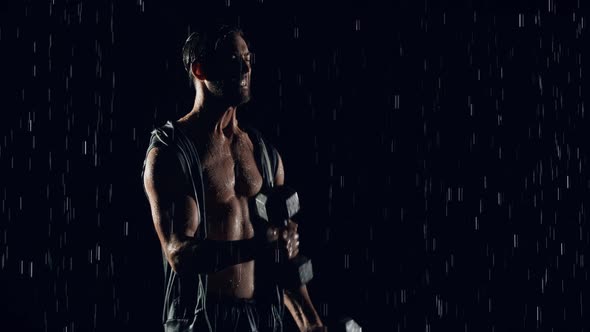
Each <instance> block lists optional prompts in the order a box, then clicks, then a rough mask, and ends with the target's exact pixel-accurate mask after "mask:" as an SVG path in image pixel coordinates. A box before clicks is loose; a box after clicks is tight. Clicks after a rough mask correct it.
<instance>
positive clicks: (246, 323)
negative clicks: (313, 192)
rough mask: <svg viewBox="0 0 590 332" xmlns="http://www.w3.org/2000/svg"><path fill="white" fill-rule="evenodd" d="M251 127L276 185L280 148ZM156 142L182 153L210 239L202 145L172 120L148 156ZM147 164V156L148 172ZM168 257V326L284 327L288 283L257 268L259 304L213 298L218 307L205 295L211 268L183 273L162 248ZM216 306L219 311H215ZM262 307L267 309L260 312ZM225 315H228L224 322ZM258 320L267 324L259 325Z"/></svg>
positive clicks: (275, 331)
mask: <svg viewBox="0 0 590 332" xmlns="http://www.w3.org/2000/svg"><path fill="white" fill-rule="evenodd" d="M246 131H247V132H248V135H249V136H250V138H251V140H252V142H253V143H254V155H255V158H256V161H257V165H258V168H259V170H260V172H261V174H262V176H263V178H264V186H263V189H264V188H270V187H272V186H274V181H273V180H274V174H276V171H277V168H278V154H277V152H276V150H275V149H274V148H273V147H272V146H270V145H269V144H268V143H265V141H264V139H263V138H262V136H261V135H260V133H259V132H258V131H256V130H255V129H253V128H250V127H248V128H246ZM155 147H159V148H163V149H171V150H172V151H174V152H175V154H176V155H177V157H178V159H179V161H180V164H181V166H182V171H183V173H184V174H185V176H186V179H187V181H188V182H189V183H191V184H192V190H193V195H194V197H195V199H196V200H197V202H198V204H199V212H200V213H199V217H200V221H201V226H200V227H199V228H198V230H197V234H196V235H195V238H196V240H204V239H206V238H207V233H206V228H207V227H206V226H205V225H206V218H205V216H206V213H205V192H204V185H203V178H202V168H201V161H200V159H199V155H198V152H197V149H196V147H195V146H194V144H193V143H192V142H191V141H190V140H189V138H188V137H187V136H186V135H185V134H184V133H183V132H182V131H181V130H180V129H179V128H177V127H176V125H175V124H174V123H173V122H171V121H168V122H166V124H164V125H163V126H161V127H158V128H156V129H154V130H153V131H152V132H151V137H150V144H149V146H148V148H147V151H146V160H147V155H148V153H149V152H150V150H151V149H153V148H155ZM145 165H146V163H145V160H144V163H143V170H142V174H141V176H142V178H143V175H144V171H145ZM146 195H147V193H146ZM162 260H163V267H164V278H165V295H164V306H163V312H162V323H163V325H164V330H165V332H193V331H199V332H200V331H209V332H217V331H234V330H232V329H229V328H232V327H236V328H239V330H235V331H263V332H266V331H272V332H281V331H282V318H283V315H284V305H283V289H281V288H280V287H279V286H278V285H276V283H275V282H273V281H272V280H271V279H269V278H268V276H266V273H264V272H260V271H255V273H256V277H255V278H256V279H255V280H256V281H257V282H256V284H255V289H256V294H255V297H256V299H257V305H256V306H254V302H248V301H246V302H228V301H218V300H215V299H212V302H213V305H214V307H212V306H211V305H207V301H208V300H209V299H208V297H207V296H205V294H207V275H206V274H199V275H195V276H190V277H187V276H180V275H178V274H176V272H174V270H173V269H172V267H171V266H170V264H168V261H167V260H166V256H165V254H164V252H162ZM261 263H262V262H261ZM257 265H263V264H257ZM255 308H258V310H255ZM210 310H213V311H214V313H215V315H214V316H212V313H211V312H210ZM258 313H261V314H262V315H261V316H259V315H258ZM219 317H225V318H223V319H222V322H221V323H220V318H219ZM226 320H227V322H226ZM253 322H256V324H253ZM258 323H261V324H260V325H258ZM228 329H229V330H228Z"/></svg>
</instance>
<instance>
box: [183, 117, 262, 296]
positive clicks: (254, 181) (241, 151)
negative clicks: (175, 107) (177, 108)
mask: <svg viewBox="0 0 590 332" xmlns="http://www.w3.org/2000/svg"><path fill="white" fill-rule="evenodd" d="M178 124H179V125H180V127H181V129H182V130H183V132H185V133H186V134H187V135H188V136H189V137H192V135H191V133H190V131H188V129H187V127H185V126H183V123H182V122H181V121H179V122H178ZM192 140H193V143H194V144H195V146H197V149H198V150H199V153H200V157H201V164H202V167H203V180H204V184H205V211H206V218H207V237H208V239H210V240H225V241H235V240H243V239H250V238H252V237H253V236H254V230H253V228H252V224H251V223H250V215H249V211H248V200H249V199H250V198H251V197H253V196H254V195H255V194H257V193H258V192H259V191H260V189H261V188H262V182H263V179H262V175H261V174H260V172H259V170H258V167H257V165H256V161H255V159H254V152H253V151H254V147H253V144H252V141H251V140H250V138H249V136H248V134H246V133H245V132H244V131H241V130H239V129H237V130H235V132H233V133H232V134H231V135H229V136H226V135H225V134H224V133H223V132H214V133H212V134H211V135H210V136H209V138H208V140H206V142H202V141H201V142H197V141H196V140H195V139H192ZM187 195H188V193H187ZM208 292H209V293H215V294H218V295H222V296H230V297H236V298H252V297H253V295H254V261H248V262H245V263H241V264H238V265H233V266H230V267H228V268H226V269H224V270H221V271H219V272H217V273H213V274H210V275H209V278H208Z"/></svg>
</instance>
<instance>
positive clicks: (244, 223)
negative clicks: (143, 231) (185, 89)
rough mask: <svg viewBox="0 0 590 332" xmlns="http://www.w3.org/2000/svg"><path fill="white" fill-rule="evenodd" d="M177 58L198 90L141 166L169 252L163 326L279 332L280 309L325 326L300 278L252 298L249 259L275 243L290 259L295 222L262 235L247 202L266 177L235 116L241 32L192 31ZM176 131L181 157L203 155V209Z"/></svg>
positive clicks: (244, 90) (245, 87) (244, 82)
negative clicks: (264, 299) (270, 296)
mask: <svg viewBox="0 0 590 332" xmlns="http://www.w3.org/2000/svg"><path fill="white" fill-rule="evenodd" d="M183 60H184V64H185V68H186V69H187V71H188V73H189V76H190V79H191V82H192V84H193V86H194V87H195V90H196V95H195V101H194V106H193V108H192V110H191V111H190V112H189V113H188V114H186V115H185V116H183V117H182V118H180V119H178V120H176V121H174V122H170V121H169V122H168V123H167V126H168V130H169V131H168V132H167V134H166V135H168V136H166V135H161V136H162V137H168V139H169V142H165V143H164V144H154V145H152V144H150V148H149V149H148V153H147V155H146V160H145V163H144V173H143V178H144V188H145V192H146V194H147V197H148V200H149V203H150V207H151V212H152V218H153V222H154V226H155V229H156V232H157V234H158V237H159V240H160V243H161V246H162V252H163V256H164V257H165V259H166V260H165V262H164V265H165V269H166V271H167V272H166V278H167V279H168V280H167V282H168V284H167V289H166V301H167V302H166V303H165V308H164V326H165V330H166V331H267V330H268V331H281V330H282V327H283V326H282V318H283V317H282V312H283V308H284V306H286V307H287V309H288V310H289V311H290V312H291V314H292V315H293V317H294V319H295V321H296V323H297V325H298V327H299V328H300V330H302V331H322V330H324V329H325V328H324V327H323V324H322V321H321V320H320V318H319V316H318V314H317V312H316V310H315V308H314V306H313V304H312V302H311V300H310V298H309V295H308V293H307V288H306V286H305V285H303V286H301V287H300V288H298V289H293V290H287V291H283V290H279V288H277V290H279V291H278V292H277V293H276V294H278V296H276V297H278V298H279V301H278V302H277V303H273V304H268V303H265V304H261V303H260V302H261V301H259V298H258V294H259V292H257V290H259V289H257V288H256V287H255V285H257V284H256V283H255V263H256V258H257V257H261V256H259V255H261V254H262V255H264V254H266V253H268V252H272V250H274V249H273V248H274V247H273V246H277V245H278V246H279V248H280V250H283V251H284V252H285V254H286V255H287V257H288V258H289V259H291V258H293V257H295V256H296V255H297V253H298V251H299V240H298V238H299V235H298V233H297V225H296V224H295V223H293V222H292V221H290V222H289V225H288V226H287V227H285V228H284V229H274V228H269V229H268V231H267V232H266V234H262V232H260V231H258V232H255V229H258V228H255V227H253V220H252V218H253V216H252V214H251V212H250V211H249V207H248V202H249V200H250V199H251V198H252V197H253V196H255V195H256V194H257V193H258V192H259V191H260V190H261V188H262V187H263V181H264V178H263V175H262V173H261V171H260V169H259V168H258V166H257V163H256V160H255V156H254V152H253V151H254V144H255V140H254V138H253V137H251V136H250V135H248V133H247V132H246V131H245V130H243V129H241V128H240V127H239V125H238V120H237V117H236V112H237V108H238V106H239V105H242V104H244V103H246V102H247V101H248V100H249V99H250V82H251V80H250V78H251V70H252V68H251V54H250V52H249V50H248V45H247V44H246V42H245V40H244V38H243V33H242V32H241V31H240V30H238V29H235V28H231V27H227V26H216V27H211V28H209V29H207V30H203V31H200V32H198V33H193V34H192V35H191V36H190V37H189V39H187V41H186V43H185V45H184V47H183ZM154 132H155V131H154ZM154 132H152V134H153V133H154ZM172 133H174V134H172ZM181 138H184V139H186V141H187V142H190V143H188V144H185V145H183V146H184V149H185V150H187V151H189V152H190V151H192V153H189V152H187V151H185V153H186V154H185V155H192V156H194V155H196V156H198V160H199V161H200V166H201V174H202V184H203V188H204V189H203V192H204V197H205V199H204V202H205V203H204V207H205V211H206V213H204V214H203V211H201V208H202V207H201V206H200V204H199V199H198V198H197V197H196V196H198V195H197V194H195V193H196V192H198V190H197V189H194V188H196V187H198V182H199V181H197V180H195V179H196V178H198V174H192V175H191V177H188V176H187V174H188V173H189V172H188V171H187V167H186V166H184V165H183V161H182V158H179V154H178V150H174V149H173V148H171V147H172V146H173V144H177V143H175V142H176V141H177V140H180V139H181ZM152 139H153V136H152ZM164 141H165V140H162V142H164ZM180 149H181V150H182V148H180ZM188 159H190V157H188V158H187V160H188ZM277 159H278V163H277V164H278V166H277V167H276V174H274V175H273V176H274V179H273V180H274V184H275V185H282V184H283V182H284V171H283V164H282V161H281V159H280V156H278V154H277ZM190 179H192V182H193V183H190V182H191V180H190ZM195 182H196V183H197V186H196V187H195ZM203 216H205V217H204V218H203ZM201 219H205V220H206V227H203V225H202V220H201ZM202 228H204V229H202ZM199 234H201V236H198V235H199ZM202 234H205V235H202ZM277 242H278V244H277ZM265 280H266V279H265ZM205 294H206V295H205ZM276 297H275V298H276Z"/></svg>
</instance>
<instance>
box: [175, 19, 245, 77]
mask: <svg viewBox="0 0 590 332" xmlns="http://www.w3.org/2000/svg"><path fill="white" fill-rule="evenodd" d="M234 34H237V35H238V36H240V37H242V38H244V32H242V30H241V29H239V28H237V27H234V26H230V25H226V24H216V25H212V26H208V27H206V28H201V29H199V30H198V31H195V32H193V33H191V34H190V36H188V38H187V39H186V41H185V42H184V46H183V47H182V62H183V64H184V69H185V70H186V71H187V72H188V76H189V80H190V82H191V84H192V82H193V73H192V72H191V65H192V64H193V63H194V62H200V63H206V62H207V61H208V60H210V57H211V56H213V55H214V54H215V51H216V50H217V48H218V47H219V45H220V44H221V42H222V41H223V40H224V39H225V38H227V37H229V36H231V35H234Z"/></svg>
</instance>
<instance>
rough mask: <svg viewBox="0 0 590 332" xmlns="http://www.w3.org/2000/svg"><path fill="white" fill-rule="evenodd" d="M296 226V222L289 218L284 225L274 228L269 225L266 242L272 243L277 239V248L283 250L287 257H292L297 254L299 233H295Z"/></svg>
mask: <svg viewBox="0 0 590 332" xmlns="http://www.w3.org/2000/svg"><path fill="white" fill-rule="evenodd" d="M297 227H298V226H297V223H294V222H293V221H291V220H289V223H288V224H287V226H286V227H282V228H276V227H272V226H271V227H269V228H268V231H267V232H266V238H267V240H268V242H271V243H273V242H275V241H278V245H279V250H281V251H282V252H284V253H285V256H286V257H288V259H292V258H293V257H295V256H297V254H299V233H297ZM279 234H280V236H279Z"/></svg>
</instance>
